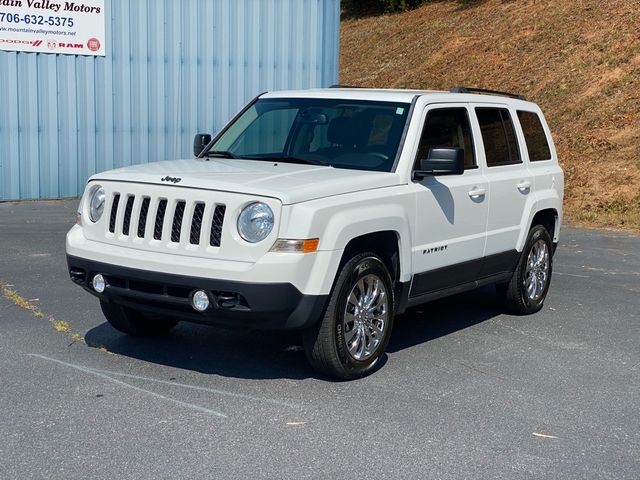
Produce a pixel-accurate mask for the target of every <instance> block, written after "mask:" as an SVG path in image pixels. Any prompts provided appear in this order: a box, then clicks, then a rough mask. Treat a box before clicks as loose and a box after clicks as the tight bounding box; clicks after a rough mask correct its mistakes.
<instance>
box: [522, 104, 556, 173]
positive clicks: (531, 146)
mask: <svg viewBox="0 0 640 480" xmlns="http://www.w3.org/2000/svg"><path fill="white" fill-rule="evenodd" d="M518 120H520V125H521V126H522V131H523V133H524V139H525V141H526V142H527V151H528V152H529V160H531V161H532V162H538V161H540V160H551V149H550V148H549V142H547V136H546V135H545V133H544V128H543V127H542V122H541V121H540V117H538V114H537V113H534V112H522V111H518Z"/></svg>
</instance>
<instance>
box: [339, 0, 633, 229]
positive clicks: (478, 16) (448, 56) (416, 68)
mask: <svg viewBox="0 0 640 480" xmlns="http://www.w3.org/2000/svg"><path fill="white" fill-rule="evenodd" d="M340 82H341V83H343V84H349V85H359V86H371V87H400V88H405V87H415V88H438V89H449V88H450V87H451V86H453V85H469V86H478V87H484V88H493V89H498V90H505V91H513V92H518V93H521V94H523V95H525V96H526V97H527V98H528V99H531V100H533V101H535V102H536V103H538V104H539V105H540V106H541V107H542V109H543V110H544V112H545V114H546V116H547V120H548V121H549V124H550V125H551V129H552V131H553V133H554V138H555V141H556V145H557V148H558V153H559V156H560V161H561V163H562V165H563V167H564V169H565V173H566V180H567V189H566V201H565V209H566V212H567V217H568V219H569V220H570V221H572V222H574V223H580V224H587V225H593V226H610V227H614V228H620V227H621V228H629V229H634V230H640V0H613V1H606V2H603V1H601V0H573V1H563V0H557V1H551V0H517V1H501V0H487V1H477V2H471V3H468V4H462V3H460V2H456V1H454V0H450V1H446V0H442V1H436V2H432V3H428V4H425V5H424V6H422V7H420V8H418V9H416V10H412V11H409V12H404V13H399V14H392V15H383V16H371V17H366V18H356V19H354V18H347V19H343V21H342V37H341V78H340Z"/></svg>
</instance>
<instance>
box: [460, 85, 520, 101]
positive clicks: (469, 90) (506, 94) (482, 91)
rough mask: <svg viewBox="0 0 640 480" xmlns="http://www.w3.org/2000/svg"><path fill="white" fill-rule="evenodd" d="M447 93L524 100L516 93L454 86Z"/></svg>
mask: <svg viewBox="0 0 640 480" xmlns="http://www.w3.org/2000/svg"><path fill="white" fill-rule="evenodd" d="M449 91H450V92H451V93H480V94H484V95H499V96H501V97H509V98H517V99H518V100H525V98H524V97H523V96H522V95H518V94H517V93H509V92H500V91H498V90H487V89H485V88H473V87H462V86H459V85H456V86H455V87H453V88H452V89H451V90H449Z"/></svg>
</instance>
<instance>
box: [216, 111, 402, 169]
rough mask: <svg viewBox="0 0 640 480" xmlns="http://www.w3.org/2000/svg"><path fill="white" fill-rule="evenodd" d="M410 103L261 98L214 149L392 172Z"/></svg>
mask: <svg viewBox="0 0 640 480" xmlns="http://www.w3.org/2000/svg"><path fill="white" fill-rule="evenodd" d="M409 107H410V105H409V104H406V103H391V102H376V101H362V100H342V99H326V98H277V99H260V100H258V101H257V102H255V104H253V105H252V106H251V107H249V108H248V109H247V110H246V111H245V112H244V113H243V114H242V115H240V116H239V117H238V118H237V119H235V120H234V122H233V123H232V124H231V125H230V126H229V128H228V129H227V130H226V131H225V132H224V133H223V134H222V135H221V136H220V137H219V138H218V139H217V140H216V142H215V144H214V145H213V146H212V147H211V148H210V150H211V151H214V152H215V151H219V152H227V153H228V154H230V155H232V156H234V157H238V158H241V159H249V160H264V161H282V162H292V163H303V164H305V163H310V164H320V165H328V166H332V167H335V168H348V169H356V170H376V171H383V172H389V171H391V170H392V169H393V166H394V162H395V158H396V155H397V152H398V149H399V147H400V142H401V139H402V132H403V130H404V127H405V125H406V123H407V117H408V115H409ZM204 154H205V155H206V154H207V152H204Z"/></svg>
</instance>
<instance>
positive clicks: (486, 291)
mask: <svg viewBox="0 0 640 480" xmlns="http://www.w3.org/2000/svg"><path fill="white" fill-rule="evenodd" d="M502 313H504V310H503V309H502V308H501V305H500V302H499V301H498V298H497V297H496V295H495V289H494V287H493V286H492V285H489V286H486V287H482V288H479V289H477V290H473V291H470V292H465V293H460V294H458V295H454V296H451V297H447V298H443V299H440V300H436V301H433V302H430V303H427V304H424V305H421V306H419V307H414V308H412V309H409V310H407V312H406V313H405V314H404V315H400V316H398V317H396V318H395V324H394V326H393V334H392V335H391V339H390V341H389V345H388V346H387V352H389V353H395V352H399V351H401V350H404V349H406V348H410V347H413V346H415V345H419V344H422V343H426V342H429V341H431V340H434V339H436V338H440V337H443V336H445V335H449V334H451V333H454V332H457V331H460V330H464V329H465V328H469V327H472V326H474V325H477V324H479V323H482V322H484V321H486V320H490V319H492V318H494V317H497V316H498V315H501V314H502Z"/></svg>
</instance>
